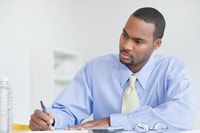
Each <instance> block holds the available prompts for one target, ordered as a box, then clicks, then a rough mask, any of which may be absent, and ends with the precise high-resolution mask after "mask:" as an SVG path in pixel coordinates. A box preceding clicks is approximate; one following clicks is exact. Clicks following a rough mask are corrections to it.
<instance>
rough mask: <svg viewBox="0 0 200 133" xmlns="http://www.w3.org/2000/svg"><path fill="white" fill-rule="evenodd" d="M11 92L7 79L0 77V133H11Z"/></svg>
mask: <svg viewBox="0 0 200 133" xmlns="http://www.w3.org/2000/svg"><path fill="white" fill-rule="evenodd" d="M11 129H12V90H11V88H10V86H9V79H8V77H0V133H11Z"/></svg>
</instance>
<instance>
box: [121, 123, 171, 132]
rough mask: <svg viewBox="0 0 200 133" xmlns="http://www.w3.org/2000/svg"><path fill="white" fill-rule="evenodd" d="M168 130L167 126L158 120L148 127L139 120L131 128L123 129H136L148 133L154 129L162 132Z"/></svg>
mask: <svg viewBox="0 0 200 133" xmlns="http://www.w3.org/2000/svg"><path fill="white" fill-rule="evenodd" d="M167 130H168V127H167V125H166V124H165V123H161V122H158V123H156V124H155V125H154V126H153V127H150V126H149V125H148V124H147V123H144V122H140V123H137V124H136V125H135V127H134V128H133V129H132V130H125V131H136V132H137V133H148V132H151V131H154V132H156V133H164V132H166V131H167Z"/></svg>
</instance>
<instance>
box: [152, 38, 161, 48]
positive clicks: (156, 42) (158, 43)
mask: <svg viewBox="0 0 200 133" xmlns="http://www.w3.org/2000/svg"><path fill="white" fill-rule="evenodd" d="M161 43H162V39H156V40H155V41H154V44H153V45H154V50H156V49H158V48H159V47H160V46H161Z"/></svg>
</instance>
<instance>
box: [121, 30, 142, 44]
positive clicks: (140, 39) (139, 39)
mask: <svg viewBox="0 0 200 133" xmlns="http://www.w3.org/2000/svg"><path fill="white" fill-rule="evenodd" d="M123 32H124V34H126V35H127V36H128V37H129V34H128V33H127V32H126V30H125V29H124V28H123ZM131 39H133V40H138V41H145V39H144V38H137V37H136V38H135V37H131Z"/></svg>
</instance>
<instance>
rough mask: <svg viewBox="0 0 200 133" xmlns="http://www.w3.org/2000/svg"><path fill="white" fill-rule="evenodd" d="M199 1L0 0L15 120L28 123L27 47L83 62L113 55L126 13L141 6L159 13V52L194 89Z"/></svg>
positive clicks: (0, 41) (5, 71)
mask: <svg viewBox="0 0 200 133" xmlns="http://www.w3.org/2000/svg"><path fill="white" fill-rule="evenodd" d="M199 5H200V1H198V0H167V1H163V0H118V1H116V0H12V1H9V0H5V1H4V0H0V46H1V48H0V61H1V67H0V68H1V69H0V75H8V76H10V78H11V81H12V82H11V83H12V88H13V90H14V115H15V118H14V120H15V121H17V122H27V121H28V119H29V114H30V113H31V112H30V96H31V94H30V88H31V79H30V73H31V72H30V70H31V61H30V53H31V48H32V47H36V46H41V47H49V46H58V47H61V48H67V49H72V50H75V51H78V52H80V53H82V54H83V58H84V62H86V61H88V60H89V59H91V58H94V57H96V56H99V55H103V54H107V53H113V52H115V53H116V52H118V40H119V36H120V34H121V30H122V28H123V26H124V25H125V23H126V21H127V19H128V17H129V15H130V14H131V13H133V12H134V11H135V10H136V9H138V8H140V7H143V6H153V7H156V8H157V9H159V10H160V11H161V12H162V13H163V14H164V16H165V18H166V21H167V27H166V32H165V37H164V39H163V44H162V47H161V49H160V50H159V51H158V52H159V53H161V54H166V55H174V56H177V57H179V58H182V59H183V60H185V62H186V64H187V65H188V67H189V69H190V71H191V74H192V77H193V79H194V83H195V85H196V87H197V90H198V91H199V90H200V83H199V82H198V81H199V80H200V78H199V75H200V71H199V70H198V68H200V63H199V61H198V59H197V58H198V51H197V50H198V49H199V48H200V47H199V45H198V37H200V26H199V23H200V16H199V14H200V8H199ZM22 110H23V113H21V112H22Z"/></svg>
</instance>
